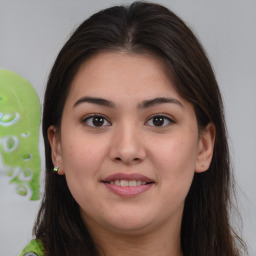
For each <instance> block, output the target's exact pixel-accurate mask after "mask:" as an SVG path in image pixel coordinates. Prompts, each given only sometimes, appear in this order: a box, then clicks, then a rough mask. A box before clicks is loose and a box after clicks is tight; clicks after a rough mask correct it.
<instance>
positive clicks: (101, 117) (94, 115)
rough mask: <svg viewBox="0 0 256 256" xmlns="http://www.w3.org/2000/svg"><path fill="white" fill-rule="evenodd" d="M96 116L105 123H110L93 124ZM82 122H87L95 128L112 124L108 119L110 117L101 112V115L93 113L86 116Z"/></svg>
mask: <svg viewBox="0 0 256 256" xmlns="http://www.w3.org/2000/svg"><path fill="white" fill-rule="evenodd" d="M94 118H100V119H102V120H103V122H104V123H105V122H107V123H108V124H107V125H101V126H96V125H93V123H92V122H93V119H94ZM89 122H91V124H89ZM82 123H83V124H86V125H87V126H89V127H93V128H101V127H105V126H110V125H111V123H110V122H109V121H108V119H107V118H106V117H105V116H103V115H100V114H99V115H98V114H93V115H89V116H86V117H85V118H83V119H82ZM104 123H103V124H104Z"/></svg>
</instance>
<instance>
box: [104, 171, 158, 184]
mask: <svg viewBox="0 0 256 256" xmlns="http://www.w3.org/2000/svg"><path fill="white" fill-rule="evenodd" d="M115 180H128V181H129V180H140V181H145V182H147V183H153V182H154V181H153V180H152V179H150V178H148V177H146V176H144V175H142V174H139V173H129V174H127V173H115V174H112V175H109V176H108V177H106V178H104V179H103V180H102V182H111V181H115Z"/></svg>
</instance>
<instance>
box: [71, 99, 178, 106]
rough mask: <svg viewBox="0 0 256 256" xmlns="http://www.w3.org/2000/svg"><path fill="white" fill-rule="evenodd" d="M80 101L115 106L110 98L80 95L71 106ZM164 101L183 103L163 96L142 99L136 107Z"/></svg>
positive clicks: (76, 104) (154, 104) (78, 103)
mask: <svg viewBox="0 0 256 256" xmlns="http://www.w3.org/2000/svg"><path fill="white" fill-rule="evenodd" d="M82 103H92V104H96V105H100V106H104V107H110V108H115V107H116V105H115V103H114V102H113V101H110V100H106V99H103V98H98V97H88V96H86V97H82V98H80V99H79V100H77V101H76V102H75V104H74V106H73V108H74V107H76V106H78V105H80V104H82ZM165 103H171V104H176V105H178V106H180V107H183V104H182V103H181V102H180V101H179V100H177V99H174V98H165V97H159V98H154V99H150V100H144V101H142V103H140V104H139V105H138V108H140V109H144V108H149V107H153V106H156V105H160V104H165Z"/></svg>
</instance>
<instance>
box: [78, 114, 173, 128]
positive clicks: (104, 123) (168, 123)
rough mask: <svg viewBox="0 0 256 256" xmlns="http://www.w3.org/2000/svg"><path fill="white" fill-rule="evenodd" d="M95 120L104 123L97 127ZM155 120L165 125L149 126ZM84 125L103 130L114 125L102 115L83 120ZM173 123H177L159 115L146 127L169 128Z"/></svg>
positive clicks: (150, 120) (147, 122)
mask: <svg viewBox="0 0 256 256" xmlns="http://www.w3.org/2000/svg"><path fill="white" fill-rule="evenodd" d="M94 118H99V119H101V120H98V121H100V122H103V123H102V125H100V126H97V125H95V124H93V123H92V122H93V121H94V120H93V119H94ZM154 118H155V121H157V120H156V119H160V120H158V121H160V122H161V121H163V124H164V125H154V124H149V123H151V122H154ZM166 122H167V123H166ZM82 123H83V124H86V125H87V126H89V127H93V128H102V127H105V126H111V125H112V124H111V122H110V121H108V119H107V118H106V117H105V116H103V115H101V114H93V115H89V116H86V117H85V118H83V119H82ZM106 123H107V124H106ZM173 123H175V122H174V121H173V119H172V118H170V117H168V116H166V115H163V114H157V115H154V116H151V117H150V118H149V119H148V120H147V121H146V122H145V124H146V125H148V126H152V127H167V126H169V125H170V124H173Z"/></svg>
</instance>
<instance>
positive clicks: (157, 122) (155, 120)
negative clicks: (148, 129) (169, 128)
mask: <svg viewBox="0 0 256 256" xmlns="http://www.w3.org/2000/svg"><path fill="white" fill-rule="evenodd" d="M164 121H165V120H164V118H163V117H162V116H157V117H153V120H152V122H153V124H154V125H155V126H162V125H163V124H164Z"/></svg>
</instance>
